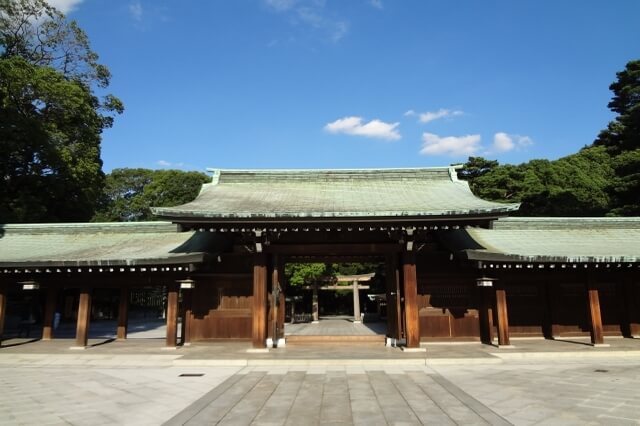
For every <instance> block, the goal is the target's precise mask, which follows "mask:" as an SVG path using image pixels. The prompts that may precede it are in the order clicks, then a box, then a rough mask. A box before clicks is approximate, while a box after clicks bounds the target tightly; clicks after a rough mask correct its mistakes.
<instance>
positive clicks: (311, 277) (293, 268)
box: [284, 263, 385, 293]
mask: <svg viewBox="0 0 640 426" xmlns="http://www.w3.org/2000/svg"><path fill="white" fill-rule="evenodd" d="M371 272H375V273H376V275H375V277H374V278H373V280H372V281H371V283H370V286H371V290H370V292H372V293H373V292H384V288H385V285H384V278H383V277H384V264H378V263H287V264H286V265H285V268H284V273H285V276H286V277H287V283H289V285H290V286H293V287H299V286H303V285H310V284H313V283H314V282H320V281H327V282H329V281H331V280H333V279H334V278H335V277H337V276H338V275H358V274H368V273H371Z"/></svg>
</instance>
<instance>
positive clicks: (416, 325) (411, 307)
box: [402, 252, 420, 348]
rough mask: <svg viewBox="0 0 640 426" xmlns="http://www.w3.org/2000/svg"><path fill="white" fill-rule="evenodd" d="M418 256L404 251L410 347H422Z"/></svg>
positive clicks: (405, 305) (405, 308)
mask: <svg viewBox="0 0 640 426" xmlns="http://www.w3.org/2000/svg"><path fill="white" fill-rule="evenodd" d="M415 259H416V257H415V253H413V252H404V253H403V256H402V264H403V265H402V272H403V274H402V275H403V278H404V312H405V324H406V326H405V327H406V329H405V334H406V339H407V347H408V348H419V347H420V318H419V316H418V276H417V273H416V260H415Z"/></svg>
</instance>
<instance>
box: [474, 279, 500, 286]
mask: <svg viewBox="0 0 640 426" xmlns="http://www.w3.org/2000/svg"><path fill="white" fill-rule="evenodd" d="M494 281H496V279H495V278H487V277H482V278H478V279H477V280H476V285H477V286H478V287H493V282H494Z"/></svg>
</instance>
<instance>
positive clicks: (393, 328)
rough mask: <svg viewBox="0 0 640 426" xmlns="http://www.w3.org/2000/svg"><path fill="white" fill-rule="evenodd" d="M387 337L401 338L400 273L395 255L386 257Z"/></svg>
mask: <svg viewBox="0 0 640 426" xmlns="http://www.w3.org/2000/svg"><path fill="white" fill-rule="evenodd" d="M386 266H387V268H386V274H387V335H388V336H389V337H391V338H392V339H400V338H402V331H401V330H400V325H401V324H402V319H401V318H400V311H401V310H400V273H399V271H398V257H397V255H396V254H393V255H389V256H387V265H386Z"/></svg>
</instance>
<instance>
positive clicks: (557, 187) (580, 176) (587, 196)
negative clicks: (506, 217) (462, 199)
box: [459, 60, 640, 216]
mask: <svg viewBox="0 0 640 426" xmlns="http://www.w3.org/2000/svg"><path fill="white" fill-rule="evenodd" d="M609 88H610V89H611V91H612V92H613V98H612V100H611V102H609V105H608V106H609V108H610V109H611V110H612V111H613V112H616V113H617V114H618V115H617V116H616V118H615V119H614V120H613V121H611V122H610V123H609V124H608V125H607V128H606V129H604V130H602V131H601V132H600V134H599V135H598V137H597V138H596V140H595V141H594V143H593V144H592V145H589V146H586V147H584V148H583V149H581V150H580V151H578V152H577V153H575V154H572V155H569V156H567V157H563V158H560V159H558V160H554V161H548V160H531V161H529V162H527V163H524V164H520V165H517V166H516V165H508V164H507V165H498V164H497V162H495V161H490V160H485V159H484V158H481V157H470V158H469V161H468V162H467V163H466V164H465V166H464V168H463V169H462V170H461V171H460V172H459V176H460V178H462V179H468V180H469V182H470V186H471V189H472V190H473V191H474V193H475V194H476V195H478V196H480V197H482V198H486V199H489V200H494V201H510V202H521V203H522V206H521V208H520V211H519V214H521V215H532V216H600V215H605V214H606V215H624V216H629V215H640V61H639V60H636V61H631V62H629V63H627V65H626V67H625V69H624V70H623V71H621V72H619V73H617V79H616V81H615V82H613V83H612V84H611V86H609Z"/></svg>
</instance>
